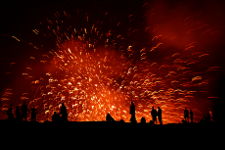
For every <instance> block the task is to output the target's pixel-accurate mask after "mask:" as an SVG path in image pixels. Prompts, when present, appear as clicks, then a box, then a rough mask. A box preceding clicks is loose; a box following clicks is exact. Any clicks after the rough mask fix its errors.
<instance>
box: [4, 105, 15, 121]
mask: <svg viewBox="0 0 225 150" xmlns="http://www.w3.org/2000/svg"><path fill="white" fill-rule="evenodd" d="M6 114H7V117H8V120H14V115H13V108H12V105H10V107H9V108H8V110H7V111H6Z"/></svg>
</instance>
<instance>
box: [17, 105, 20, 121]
mask: <svg viewBox="0 0 225 150" xmlns="http://www.w3.org/2000/svg"><path fill="white" fill-rule="evenodd" d="M16 121H21V113H20V107H19V106H16Z"/></svg>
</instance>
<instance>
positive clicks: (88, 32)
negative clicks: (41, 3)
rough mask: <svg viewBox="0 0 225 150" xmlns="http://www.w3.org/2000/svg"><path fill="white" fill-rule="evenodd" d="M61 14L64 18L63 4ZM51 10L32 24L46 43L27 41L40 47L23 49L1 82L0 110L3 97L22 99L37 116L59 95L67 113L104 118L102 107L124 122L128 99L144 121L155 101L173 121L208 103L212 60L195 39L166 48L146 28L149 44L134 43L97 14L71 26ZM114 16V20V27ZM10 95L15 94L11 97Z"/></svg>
mask: <svg viewBox="0 0 225 150" xmlns="http://www.w3.org/2000/svg"><path fill="white" fill-rule="evenodd" d="M62 14H63V16H66V17H67V18H70V19H71V18H72V17H71V16H70V15H68V14H67V13H66V12H65V11H64V12H63V13H62ZM104 15H108V13H105V14H104ZM55 17H56V18H57V19H48V20H47V22H45V23H42V24H41V25H40V26H39V27H37V28H35V29H33V30H32V31H33V33H34V34H35V36H36V37H37V38H38V39H45V40H43V41H44V42H46V40H47V41H48V39H50V40H49V41H48V42H52V41H53V42H52V43H53V45H54V46H53V48H48V46H44V44H43V43H44V42H43V43H39V42H42V41H34V42H27V43H28V45H30V46H32V47H33V49H34V50H36V51H38V50H39V51H40V52H36V53H37V55H36V56H35V55H32V56H30V57H29V59H28V60H27V63H26V64H25V66H26V67H25V69H24V70H23V72H22V78H21V79H20V81H16V84H17V86H14V87H13V88H11V87H10V88H6V89H5V90H4V92H3V94H2V96H1V101H2V102H3V105H2V106H1V110H2V111H4V110H6V109H7V107H8V105H9V104H10V103H13V104H17V105H20V104H21V103H23V102H24V101H26V102H27V103H28V105H29V107H30V108H31V107H36V108H37V110H38V120H39V121H45V120H51V116H52V114H53V112H54V111H58V110H59V107H60V104H61V103H65V105H66V106H67V108H68V113H69V120H70V121H104V120H105V118H106V114H107V113H110V114H111V115H112V117H113V118H115V120H118V121H119V120H124V121H126V122H128V121H129V119H130V114H129V107H130V103H131V101H132V102H134V103H135V106H136V117H137V120H138V122H139V121H140V119H141V117H145V118H146V120H147V121H150V120H151V116H150V110H151V108H152V106H155V107H157V106H160V107H161V108H162V110H163V122H164V123H173V122H180V121H181V120H182V119H183V110H184V108H185V107H188V108H192V110H193V111H194V112H195V119H196V121H199V119H200V118H201V117H202V115H203V113H204V112H205V111H208V108H210V103H209V102H208V101H207V97H208V94H207V92H208V76H207V75H208V73H209V72H211V71H215V70H217V69H218V68H219V67H218V66H209V65H206V64H204V62H206V61H208V57H209V53H208V52H207V51H206V50H202V48H201V47H200V46H198V43H194V42H190V43H188V44H186V45H185V46H184V48H182V49H180V48H174V47H171V46H169V45H167V43H164V42H163V40H162V39H163V38H164V37H163V35H162V34H159V35H154V36H153V38H152V41H151V43H152V46H151V47H149V46H145V47H142V48H136V45H135V44H129V39H127V38H125V36H124V35H122V34H120V33H118V32H119V31H115V30H113V29H111V28H107V27H105V29H103V26H104V25H103V24H104V21H96V23H93V24H92V23H90V22H91V21H90V20H91V17H89V16H85V17H83V18H82V19H83V20H82V21H81V22H82V23H81V25H82V24H83V26H84V27H77V28H76V26H73V25H68V24H70V21H68V20H63V19H61V18H60V17H61V15H60V13H56V14H55ZM59 18H60V19H59ZM72 19H73V18H72ZM66 21H68V22H66ZM102 22H103V23H102ZM46 24H47V25H46ZM120 24H121V22H115V27H117V28H119V27H120ZM67 25H68V26H67ZM43 26H44V28H45V29H43ZM112 26H113V25H112ZM46 27H47V28H46ZM130 30H132V31H134V29H132V28H131V29H129V31H130ZM134 32H135V31H134ZM12 38H14V39H15V40H17V41H18V42H21V41H23V40H20V39H19V38H17V37H16V36H12ZM127 41H128V42H127ZM23 42H24V43H26V42H25V40H24V41H23ZM36 45H40V46H36ZM45 49H47V52H46V50H45ZM34 54H35V53H34ZM153 57H154V58H153ZM15 64H16V63H14V62H12V63H11V65H15ZM22 83H23V84H22ZM18 84H20V88H18ZM21 84H22V85H21ZM30 87H31V88H30ZM18 89H20V90H18ZM15 91H19V92H17V93H16V92H15ZM13 95H14V96H13ZM15 95H16V96H17V97H18V95H19V97H20V99H19V100H18V99H14V97H16V96H15ZM2 118H3V117H2Z"/></svg>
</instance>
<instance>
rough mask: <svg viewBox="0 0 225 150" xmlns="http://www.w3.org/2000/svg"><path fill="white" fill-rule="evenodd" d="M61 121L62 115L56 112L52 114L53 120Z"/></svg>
mask: <svg viewBox="0 0 225 150" xmlns="http://www.w3.org/2000/svg"><path fill="white" fill-rule="evenodd" d="M59 121H60V116H59V114H57V113H56V112H54V114H53V115H52V122H57V123H58V122H59Z"/></svg>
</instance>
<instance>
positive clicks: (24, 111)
mask: <svg viewBox="0 0 225 150" xmlns="http://www.w3.org/2000/svg"><path fill="white" fill-rule="evenodd" d="M28 111H29V110H28V106H27V104H26V103H24V104H23V105H22V106H16V109H15V113H14V110H13V107H12V105H10V107H9V108H8V110H7V111H6V114H7V117H8V120H10V121H18V122H20V121H27V119H28ZM14 114H15V115H14ZM36 116H37V111H36V109H35V108H32V109H31V113H30V121H32V122H35V121H36Z"/></svg>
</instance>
